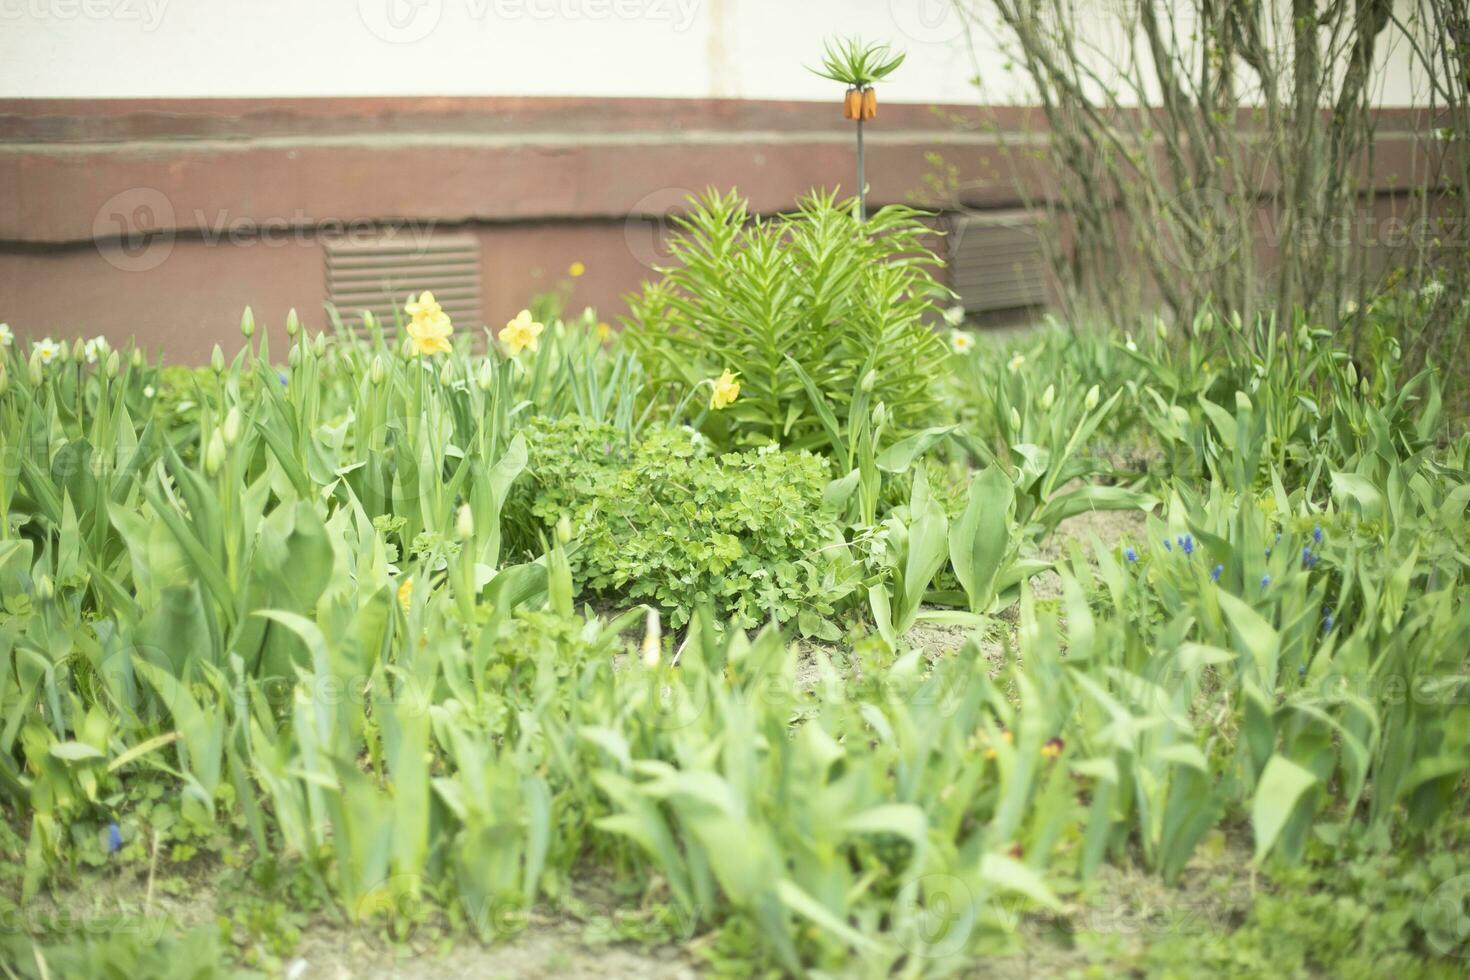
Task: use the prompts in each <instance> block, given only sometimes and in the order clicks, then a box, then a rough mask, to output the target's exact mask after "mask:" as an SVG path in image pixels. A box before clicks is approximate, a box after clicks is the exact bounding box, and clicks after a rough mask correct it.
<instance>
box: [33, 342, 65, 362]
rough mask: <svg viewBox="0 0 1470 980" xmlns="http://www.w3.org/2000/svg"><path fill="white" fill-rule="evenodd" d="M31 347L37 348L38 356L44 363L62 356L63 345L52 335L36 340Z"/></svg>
mask: <svg viewBox="0 0 1470 980" xmlns="http://www.w3.org/2000/svg"><path fill="white" fill-rule="evenodd" d="M31 347H32V348H33V349H34V350H35V353H36V356H37V357H39V358H40V359H41V363H42V364H50V363H51V362H52V361H54V360H56V359H57V358H58V357H60V356H61V345H60V344H58V343H57V342H56V341H54V340H52V339H51V338H50V337H47V338H46V339H44V340H38V341H35V342H34V343H32V344H31Z"/></svg>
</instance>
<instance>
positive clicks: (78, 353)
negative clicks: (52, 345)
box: [62, 337, 87, 364]
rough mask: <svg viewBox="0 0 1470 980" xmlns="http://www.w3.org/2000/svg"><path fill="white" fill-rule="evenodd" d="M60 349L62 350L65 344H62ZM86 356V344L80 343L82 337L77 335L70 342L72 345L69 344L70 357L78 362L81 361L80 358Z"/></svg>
mask: <svg viewBox="0 0 1470 980" xmlns="http://www.w3.org/2000/svg"><path fill="white" fill-rule="evenodd" d="M62 349H63V350H65V349H66V345H65V344H63V345H62ZM86 356H87V346H86V345H85V344H83V343H82V338H80V337H78V338H77V339H76V340H75V341H73V342H72V345H71V359H72V360H73V361H76V362H77V363H78V364H80V363H81V362H82V358H84V357H86Z"/></svg>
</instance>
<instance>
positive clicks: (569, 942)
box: [293, 923, 700, 980]
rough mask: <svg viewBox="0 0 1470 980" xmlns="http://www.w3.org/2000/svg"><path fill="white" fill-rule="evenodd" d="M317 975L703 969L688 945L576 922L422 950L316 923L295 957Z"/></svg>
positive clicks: (382, 978)
mask: <svg viewBox="0 0 1470 980" xmlns="http://www.w3.org/2000/svg"><path fill="white" fill-rule="evenodd" d="M293 959H294V960H295V961H299V962H301V963H303V964H304V968H303V972H302V973H301V976H302V977H303V978H307V977H310V978H313V980H317V978H320V980H366V978H371V980H431V978H432V980H437V978H438V977H447V976H460V977H487V978H493V977H506V978H517V977H570V978H574V980H591V978H594V977H596V978H601V977H648V978H651V980H684V978H692V977H696V976H698V975H699V973H700V970H699V967H698V965H697V964H696V963H695V962H694V961H693V959H692V958H690V957H689V956H688V954H686V953H685V952H684V951H683V950H680V949H678V948H674V947H663V948H658V949H655V950H653V951H643V950H640V949H638V948H636V947H632V946H628V945H604V946H595V945H588V944H587V943H586V942H585V941H584V939H583V937H582V935H581V932H580V930H579V929H578V928H577V927H576V926H575V925H572V924H566V923H563V924H559V925H533V926H530V927H528V928H527V929H525V930H523V931H521V932H520V933H519V934H518V935H517V936H516V938H514V939H511V940H508V941H506V942H502V943H496V944H494V945H484V944H482V943H479V942H476V941H475V940H473V939H466V938H463V937H458V938H456V939H455V940H454V941H453V942H452V943H448V944H446V945H445V946H444V947H443V948H441V949H438V950H431V951H418V950H415V949H413V948H411V947H409V946H390V945H384V944H381V943H378V942H375V941H373V940H371V939H369V938H368V937H366V936H365V935H364V934H363V933H361V932H357V931H353V930H347V929H313V930H311V931H310V932H308V933H307V934H306V935H305V936H303V937H302V940H301V944H300V945H299V946H298V947H297V950H296V954H295V956H294V958H293Z"/></svg>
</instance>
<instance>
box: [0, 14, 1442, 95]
mask: <svg viewBox="0 0 1470 980" xmlns="http://www.w3.org/2000/svg"><path fill="white" fill-rule="evenodd" d="M965 2H967V3H969V5H970V6H971V7H972V8H973V9H977V10H980V11H984V9H985V4H984V3H983V2H981V0H965ZM1078 2H1079V4H1081V5H1084V6H1085V5H1086V4H1088V3H1095V4H1104V3H1114V2H1119V0H1078ZM981 16H982V19H984V20H989V19H991V15H988V14H984V13H982V15H981ZM838 33H841V34H858V35H861V36H863V37H864V38H867V39H869V40H875V41H891V42H892V43H894V44H895V45H896V46H899V47H902V48H904V49H905V50H907V51H908V53H909V59H908V61H907V63H906V64H905V65H904V66H903V67H902V69H900V71H899V73H898V74H897V75H896V76H895V77H894V79H893V81H892V82H890V83H889V84H886V85H885V86H884V87H883V98H884V99H885V100H887V101H904V102H921V103H923V102H960V103H963V102H975V101H979V100H982V99H983V101H986V102H990V103H1008V102H1009V103H1014V102H1018V101H1025V100H1026V99H1025V89H1024V87H1023V86H1022V85H1020V84H1019V80H1018V79H1017V78H1016V76H1014V75H1012V74H1008V73H1007V71H1006V70H1005V67H1004V64H1005V58H1004V56H1003V54H1002V53H1001V52H1000V50H999V48H998V46H997V45H996V44H995V42H994V40H993V39H992V38H991V37H989V36H988V32H987V31H985V30H984V28H983V27H982V28H981V30H980V31H979V33H978V34H977V35H976V36H975V39H974V40H975V44H976V52H977V55H978V57H976V58H972V55H971V53H970V49H969V46H968V45H967V43H966V41H965V38H964V36H963V32H962V23H961V20H960V18H959V17H958V15H956V14H955V13H954V12H953V10H951V9H950V0H0V98H12V97H73V98H129V97H131V98H146V97H220V96H330V95H337V96H346V95H593V94H604V95H609V96H666V97H668V96H671V97H684V96H687V97H709V96H722V97H735V98H749V99H830V98H833V97H834V91H833V88H834V86H833V84H832V83H830V82H826V81H824V80H822V79H819V78H816V77H815V76H813V75H811V74H810V73H808V72H807V71H805V70H804V68H803V65H807V64H815V63H816V62H817V61H818V59H819V57H820V54H821V48H822V41H823V39H824V38H825V37H827V36H829V35H832V34H838ZM1100 40H1101V39H1100ZM1406 60H1407V59H1406V53H1405V52H1402V51H1401V52H1395V53H1391V54H1390V55H1389V57H1388V61H1389V62H1390V64H1391V66H1392V69H1393V70H1392V71H1391V77H1390V79H1389V81H1388V84H1387V86H1386V87H1385V89H1384V92H1383V94H1382V98H1381V101H1382V102H1383V103H1384V104H1392V105H1402V104H1410V103H1412V102H1413V101H1414V98H1413V86H1412V85H1411V84H1410V81H1409V79H1408V72H1407V69H1406V67H1405V64H1406ZM977 66H978V69H979V72H980V75H981V77H982V79H983V81H984V83H985V85H984V89H983V95H982V94H981V93H980V92H978V91H977V89H976V88H975V87H974V86H973V85H972V84H971V81H970V80H971V79H972V77H974V75H975V74H976V70H977Z"/></svg>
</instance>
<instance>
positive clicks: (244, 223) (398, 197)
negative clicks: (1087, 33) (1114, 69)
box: [0, 0, 1421, 361]
mask: <svg viewBox="0 0 1470 980" xmlns="http://www.w3.org/2000/svg"><path fill="white" fill-rule="evenodd" d="M985 26H986V25H984V24H971V25H969V28H970V29H969V31H968V32H967V30H966V24H965V23H964V22H962V21H961V20H960V19H959V18H958V17H957V16H956V15H955V14H954V13H953V11H952V9H951V5H950V4H949V3H948V2H946V0H799V2H798V0H313V2H302V0H249V2H247V0H0V321H6V322H8V323H9V324H10V325H11V327H12V328H13V329H14V330H15V331H16V332H17V333H18V334H20V335H22V336H31V337H38V336H43V335H48V334H49V335H53V336H67V337H70V336H84V335H91V334H95V333H99V332H102V333H107V334H108V335H109V336H110V337H112V338H113V339H114V340H121V339H124V338H126V337H128V336H136V337H137V338H138V339H139V340H140V341H142V342H144V343H146V344H148V345H150V346H154V347H159V348H162V349H164V350H166V351H167V352H168V353H169V354H170V355H171V356H173V357H175V358H179V359H185V360H196V361H197V360H201V359H203V358H204V357H207V355H208V352H209V350H210V349H211V348H212V347H213V345H214V344H215V343H221V344H224V345H226V346H228V345H230V344H232V343H234V336H235V334H234V328H235V324H236V322H237V321H238V317H239V312H240V310H241V308H242V307H244V306H245V305H246V304H247V303H248V304H251V305H253V307H254V308H255V310H256V312H257V314H258V318H259V319H260V320H261V321H263V322H266V323H269V324H272V325H274V326H275V328H277V329H279V326H280V324H281V323H282V322H283V319H284V316H285V311H286V310H287V309H289V308H291V307H295V308H296V309H297V310H298V311H299V312H300V314H301V315H302V317H303V319H304V320H305V321H306V322H307V324H308V325H309V326H311V327H312V328H319V327H321V326H323V325H324V324H325V320H326V317H325V314H324V313H323V310H322V304H323V302H324V300H325V299H326V298H327V286H326V274H325V265H326V263H325V258H324V252H325V250H326V249H327V247H328V246H329V245H330V244H331V243H332V242H333V241H335V240H338V239H340V238H343V237H347V238H353V237H354V236H356V237H359V238H365V237H371V236H373V235H376V234H379V233H381V232H382V231H383V230H384V229H397V230H399V231H401V232H403V233H406V234H410V235H430V236H432V235H436V234H441V233H446V232H450V231H454V232H468V233H470V234H471V235H472V236H473V238H474V239H475V240H476V242H477V243H478V246H479V262H480V272H481V275H480V279H481V294H482V295H481V310H480V312H481V314H482V316H481V317H480V318H479V319H483V321H484V322H485V323H488V324H490V325H491V326H498V325H499V324H501V323H503V322H504V321H505V320H506V319H508V318H510V317H511V316H512V315H514V313H515V312H516V311H517V310H519V309H520V308H521V307H522V306H523V305H524V304H525V303H526V301H527V299H528V298H529V297H530V296H531V295H532V294H533V293H535V292H537V291H541V290H543V289H548V288H553V287H555V286H557V285H558V284H559V283H561V282H562V281H563V280H564V279H565V278H566V276H565V271H566V269H567V267H568V265H569V264H570V263H571V262H573V261H577V262H580V263H583V264H584V265H585V266H586V267H587V270H588V271H587V273H586V275H585V276H583V277H581V278H579V279H577V280H576V281H575V282H574V283H571V284H570V285H571V288H572V294H571V298H570V303H571V305H572V307H573V308H574V309H580V308H581V307H582V306H583V305H593V306H595V307H597V308H598V310H599V311H600V312H601V313H602V315H603V316H605V317H607V318H609V319H611V318H614V317H615V316H616V314H617V313H618V312H619V310H620V309H621V307H622V304H621V301H620V299H621V297H622V295H623V294H624V293H626V292H627V291H629V290H632V289H635V288H637V286H638V284H639V282H640V281H641V280H642V279H643V278H645V277H647V276H649V275H651V274H652V273H653V268H654V266H655V265H656V264H658V263H659V262H660V261H661V260H662V258H663V252H662V246H661V242H662V236H663V234H664V233H665V232H666V231H667V229H668V227H669V225H670V221H671V217H672V215H674V214H675V213H677V211H678V210H680V208H681V207H682V205H683V202H684V200H685V198H686V197H687V195H689V194H691V193H695V192H699V191H702V190H704V189H705V188H708V187H717V188H721V189H726V188H731V187H735V188H738V189H739V190H740V191H741V192H742V193H744V194H746V195H748V196H749V198H750V200H751V205H752V207H753V209H755V210H757V211H760V212H767V213H769V212H774V211H777V210H780V209H784V208H789V207H790V206H791V204H792V202H793V201H794V200H795V199H796V197H797V196H798V195H800V194H803V193H806V192H807V191H809V190H811V189H813V188H819V187H834V186H840V187H842V188H843V189H845V190H846V191H847V192H849V193H850V192H851V190H852V188H853V185H854V176H853V129H852V125H851V124H850V123H848V122H845V121H844V120H842V118H841V116H840V110H839V98H840V93H839V92H838V91H837V86H836V85H835V84H834V83H831V82H827V81H824V80H822V79H819V78H816V77H815V76H813V75H812V74H811V73H810V72H809V71H807V70H806V68H805V67H804V66H805V65H809V64H815V63H816V61H817V60H818V58H819V56H820V49H821V43H822V38H823V37H826V36H829V35H832V34H838V33H841V34H861V35H864V36H866V37H868V38H871V39H875V40H886V41H891V42H893V43H894V44H895V45H897V46H899V47H902V48H904V49H906V50H907V51H908V55H909V57H908V60H907V62H906V63H905V64H904V66H903V67H902V69H901V70H900V72H899V73H898V74H897V75H896V76H895V77H894V79H893V81H892V82H891V83H885V84H884V85H882V86H881V90H880V97H881V107H880V112H879V118H878V120H877V121H876V122H874V123H873V124H871V125H870V126H869V127H868V161H869V167H868V178H869V182H870V185H871V195H872V200H873V201H874V203H876V204H883V203H892V202H905V203H919V204H926V203H933V201H934V199H933V198H931V197H930V194H929V181H930V179H931V178H933V177H934V176H935V175H936V174H938V173H939V172H940V166H941V163H940V162H942V165H943V166H953V167H954V168H955V169H954V171H953V172H952V174H950V175H949V177H950V178H952V179H953V180H954V181H955V182H956V184H957V186H958V188H959V189H960V190H959V194H958V196H945V197H944V199H943V201H942V203H943V206H944V207H945V208H949V209H953V208H956V207H958V208H973V209H977V210H987V209H996V208H1014V207H1018V206H1020V205H1021V204H1022V202H1023V195H1022V194H1021V193H1020V192H1019V191H1018V184H1021V183H1024V184H1026V185H1027V186H1028V187H1029V190H1030V191H1031V193H1033V194H1034V193H1037V192H1043V191H1044V190H1045V185H1046V177H1045V175H1044V174H1042V173H1039V172H1038V171H1037V169H1036V168H1035V167H1022V168H1021V169H1019V170H1018V169H1017V168H1016V167H1014V166H1013V165H1012V162H1011V161H1012V158H1011V157H1008V156H1007V155H1006V154H1005V153H1004V152H1003V151H1002V149H1001V144H1002V143H1003V142H1004V143H1007V144H1009V145H1011V146H1017V145H1021V146H1024V145H1025V143H1026V142H1027V141H1031V140H1038V139H1040V138H1041V136H1042V135H1043V134H1042V122H1041V120H1040V119H1039V114H1038V113H1037V112H1036V111H1035V110H1031V109H1026V108H990V109H984V110H982V109H978V108H975V107H976V106H977V105H978V104H979V103H980V102H985V103H988V104H990V105H992V106H1003V105H1004V104H1007V103H1024V102H1025V101H1026V99H1027V93H1026V90H1025V87H1024V86H1023V85H1020V84H1019V83H1018V82H1017V80H1016V77H1015V75H1014V73H1012V72H1010V71H1008V70H1007V68H1006V59H1005V57H1004V55H1003V53H1002V52H1001V51H1000V50H999V48H998V47H997V45H996V44H995V41H994V39H993V37H992V36H991V35H990V33H989V32H988V31H987V30H985ZM1181 27H1182V29H1187V25H1181ZM1090 40H1092V41H1093V43H1095V44H1097V45H1099V46H1100V47H1103V48H1105V49H1106V48H1107V47H1108V46H1109V44H1110V43H1113V44H1114V46H1115V45H1116V40H1117V39H1112V42H1110V40H1109V39H1108V38H1107V36H1106V34H1105V32H1103V31H1102V30H1101V28H1100V29H1099V31H1098V34H1097V36H1096V37H1095V38H1091V39H1090ZM1386 57H1387V58H1388V59H1389V60H1388V68H1387V74H1386V78H1387V82H1386V84H1385V87H1384V90H1383V92H1382V93H1381V94H1380V100H1381V101H1382V102H1384V103H1385V104H1392V103H1395V102H1412V101H1413V95H1414V92H1413V86H1412V85H1411V84H1410V83H1409V81H1408V78H1407V73H1406V72H1405V71H1403V70H1402V65H1401V63H1400V62H1401V61H1402V60H1403V58H1402V52H1399V53H1397V54H1395V53H1390V54H1388V55H1387V56H1386ZM1396 58H1397V59H1400V60H1399V61H1395V60H1394V59H1396ZM977 75H978V76H979V78H980V80H981V87H980V88H979V89H977V88H976V87H975V86H974V85H973V84H972V79H973V78H974V77H976V76H977ZM1390 122H1391V123H1392V125H1391V126H1389V130H1391V131H1390V132H1387V133H1385V134H1383V139H1384V141H1385V142H1383V144H1382V145H1383V148H1384V149H1383V151H1382V152H1381V153H1380V156H1379V172H1380V173H1381V174H1385V175H1393V174H1395V173H1397V174H1400V175H1406V174H1408V173H1410V172H1412V167H1410V166H1408V165H1407V164H1405V165H1403V166H1402V167H1399V166H1398V164H1396V163H1395V162H1394V161H1395V160H1396V159H1397V160H1400V161H1407V160H1408V158H1409V157H1408V154H1409V153H1410V152H1411V151H1410V150H1409V149H1408V146H1409V143H1408V134H1410V133H1411V132H1412V131H1413V130H1414V128H1415V127H1417V126H1419V125H1421V123H1420V121H1418V120H1417V119H1416V118H1414V117H1413V115H1412V113H1410V112H1407V111H1406V112H1402V113H1399V114H1398V115H1393V114H1392V113H1390ZM1395 127H1398V128H1397V129H1395ZM1395 153H1398V154H1399V156H1397V157H1395V156H1394V154H1395ZM1392 179H1393V178H1392V177H1390V181H1391V180H1392ZM1386 189H1389V190H1391V189H1392V186H1387V188H1386ZM936 245H937V247H939V248H940V249H941V250H942V249H943V247H944V243H943V242H942V241H937V242H936ZM472 326H473V325H472Z"/></svg>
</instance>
